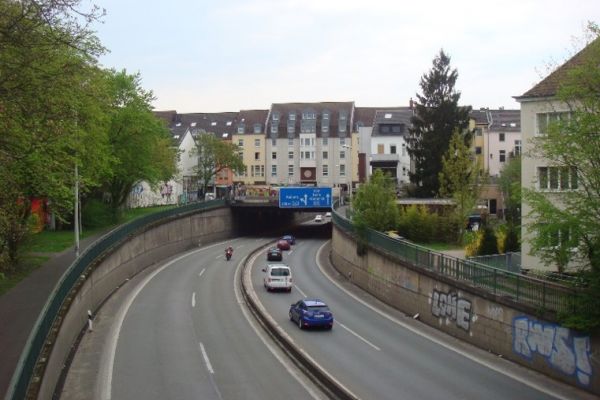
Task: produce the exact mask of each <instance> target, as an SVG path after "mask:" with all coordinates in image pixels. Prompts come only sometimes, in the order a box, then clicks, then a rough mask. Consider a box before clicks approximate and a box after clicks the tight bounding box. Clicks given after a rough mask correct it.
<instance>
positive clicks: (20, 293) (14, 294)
mask: <svg viewBox="0 0 600 400" xmlns="http://www.w3.org/2000/svg"><path fill="white" fill-rule="evenodd" d="M101 236H102V233H101V234H97V235H94V236H90V237H87V238H85V239H83V240H82V241H81V242H80V243H79V247H80V252H83V250H85V249H86V248H87V247H88V246H89V245H91V244H92V243H94V241H96V240H97V239H98V238H99V237H101ZM49 255H50V256H51V258H50V259H49V260H48V261H46V263H44V264H42V265H41V266H40V267H39V268H38V269H36V270H35V271H33V272H32V273H31V275H29V276H28V277H27V278H25V279H23V280H22V281H21V282H19V284H17V285H16V286H15V287H13V288H12V289H11V290H9V291H8V292H7V293H5V294H4V295H2V296H0V321H1V322H0V360H2V361H1V362H0V398H2V399H3V398H4V396H5V395H6V392H7V390H8V385H9V383H10V380H11V379H12V375H13V373H14V370H15V367H16V366H17V363H18V361H19V357H20V356H21V352H22V351H23V348H24V347H25V343H26V342H27V338H28V336H29V332H30V331H31V329H32V328H33V325H34V324H35V321H36V320H37V317H38V315H39V313H40V312H41V310H42V308H43V307H44V304H46V300H47V299H48V296H50V293H51V292H52V290H53V289H54V286H55V285H56V284H57V282H58V281H59V279H60V277H61V276H62V274H63V273H64V272H65V271H66V269H67V268H68V267H69V266H70V265H71V263H73V261H74V260H75V249H74V247H71V248H69V249H67V250H64V251H62V252H60V253H49Z"/></svg>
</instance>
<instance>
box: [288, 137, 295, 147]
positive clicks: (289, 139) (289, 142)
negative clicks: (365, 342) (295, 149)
mask: <svg viewBox="0 0 600 400" xmlns="http://www.w3.org/2000/svg"><path fill="white" fill-rule="evenodd" d="M293 145H294V138H288V146H293Z"/></svg>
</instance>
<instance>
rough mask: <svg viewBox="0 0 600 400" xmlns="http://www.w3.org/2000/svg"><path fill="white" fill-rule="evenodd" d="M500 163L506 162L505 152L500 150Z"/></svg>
mask: <svg viewBox="0 0 600 400" xmlns="http://www.w3.org/2000/svg"><path fill="white" fill-rule="evenodd" d="M499 160H500V162H506V150H500V158H499Z"/></svg>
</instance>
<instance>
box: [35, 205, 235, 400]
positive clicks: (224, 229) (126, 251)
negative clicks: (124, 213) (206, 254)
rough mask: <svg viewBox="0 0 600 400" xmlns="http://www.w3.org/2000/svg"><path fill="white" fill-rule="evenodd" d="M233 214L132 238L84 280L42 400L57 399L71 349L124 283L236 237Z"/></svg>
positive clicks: (60, 335) (200, 217) (202, 216)
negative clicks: (194, 250)
mask: <svg viewBox="0 0 600 400" xmlns="http://www.w3.org/2000/svg"><path fill="white" fill-rule="evenodd" d="M233 226H234V224H233V221H232V214H231V210H230V209H229V208H220V209H216V210H211V211H204V212H200V213H197V214H193V215H187V216H184V217H182V218H179V219H175V220H170V221H168V222H166V223H164V224H162V225H156V226H153V227H151V228H148V229H147V230H145V231H144V232H140V233H139V234H138V235H137V236H132V237H131V238H130V239H129V240H128V241H126V242H125V243H123V244H122V245H120V246H119V247H118V248H117V249H115V250H114V251H113V252H111V253H110V254H107V255H106V256H105V257H104V259H103V260H102V261H101V262H100V263H99V264H97V265H95V266H94V267H93V268H92V269H91V270H90V271H88V272H87V276H86V277H82V279H81V286H80V288H79V290H78V291H77V293H76V295H75V298H73V299H72V302H71V303H70V305H69V308H68V311H67V312H66V313H65V315H64V316H63V321H62V325H61V326H60V331H59V332H56V338H55V343H54V346H53V348H52V351H51V353H50V355H49V357H48V362H47V365H46V369H45V371H44V375H43V376H44V378H43V380H42V382H41V385H40V390H39V394H38V398H40V399H51V398H52V394H53V392H54V389H55V387H56V385H57V382H58V380H59V378H60V374H61V372H62V369H63V368H64V366H65V362H66V359H67V356H68V355H69V352H70V351H71V347H72V346H73V344H74V343H75V342H76V339H77V336H78V335H79V334H80V332H81V330H82V328H83V327H84V326H85V325H86V323H87V310H92V311H93V312H94V313H95V311H96V310H97V309H98V307H100V305H101V304H102V303H103V302H104V300H105V299H106V298H107V297H108V296H110V295H111V294H112V293H113V292H114V291H115V290H116V289H117V288H118V287H119V286H120V285H121V284H123V283H124V282H125V281H126V280H127V279H129V278H131V277H132V276H134V275H135V274H137V273H138V272H140V271H141V270H143V269H144V268H146V267H148V266H150V265H152V264H154V263H157V262H159V261H161V260H164V259H166V258H168V257H171V256H173V255H175V254H178V253H181V252H183V251H186V250H189V249H191V248H194V247H197V246H199V245H202V244H206V243H210V242H216V241H219V240H224V239H227V238H230V237H232V236H233V234H234V232H233V228H232V227H233Z"/></svg>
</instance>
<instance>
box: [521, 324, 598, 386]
mask: <svg viewBox="0 0 600 400" xmlns="http://www.w3.org/2000/svg"><path fill="white" fill-rule="evenodd" d="M513 351H514V352H515V353H517V354H519V355H521V356H522V357H524V358H526V359H527V360H531V359H532V358H533V355H534V354H536V353H537V354H539V355H541V356H543V357H544V358H545V359H546V362H547V363H548V364H550V365H551V366H552V367H553V368H556V369H557V370H559V371H561V372H562V373H564V374H566V375H569V376H573V375H576V377H577V381H578V382H579V383H580V384H581V385H586V386H587V385H589V384H590V378H591V376H592V364H591V363H590V353H591V349H590V338H589V336H575V335H572V334H571V330H570V329H568V328H564V327H562V326H560V325H556V324H545V323H543V322H540V321H536V320H534V319H529V318H528V317H516V318H514V319H513Z"/></svg>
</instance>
